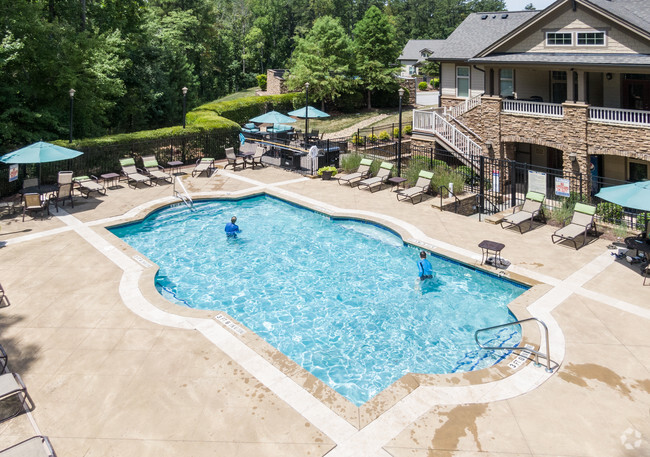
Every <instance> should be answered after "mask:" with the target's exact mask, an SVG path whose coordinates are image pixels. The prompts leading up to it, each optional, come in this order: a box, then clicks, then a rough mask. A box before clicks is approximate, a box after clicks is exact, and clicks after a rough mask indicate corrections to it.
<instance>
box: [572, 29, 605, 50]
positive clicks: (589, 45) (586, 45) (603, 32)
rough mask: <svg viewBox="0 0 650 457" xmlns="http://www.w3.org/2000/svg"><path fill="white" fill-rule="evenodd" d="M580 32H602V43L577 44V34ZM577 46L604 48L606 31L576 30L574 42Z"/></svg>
mask: <svg viewBox="0 0 650 457" xmlns="http://www.w3.org/2000/svg"><path fill="white" fill-rule="evenodd" d="M581 33H602V34H603V44H578V35H579V34H581ZM575 45H576V46H577V47H583V46H584V47H586V48H594V47H599V48H604V47H605V46H607V32H606V31H604V30H578V31H576V44H575Z"/></svg>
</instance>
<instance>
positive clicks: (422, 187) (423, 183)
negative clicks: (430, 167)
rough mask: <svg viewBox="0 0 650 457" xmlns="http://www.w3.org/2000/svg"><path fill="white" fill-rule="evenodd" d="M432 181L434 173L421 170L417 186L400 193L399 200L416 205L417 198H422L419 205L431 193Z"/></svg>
mask: <svg viewBox="0 0 650 457" xmlns="http://www.w3.org/2000/svg"><path fill="white" fill-rule="evenodd" d="M432 179H433V173H431V172H430V171H426V170H420V174H419V175H418V180H417V181H416V183H415V185H414V186H413V187H409V188H408V189H403V190H400V191H398V192H397V200H398V201H404V200H411V203H413V204H414V205H415V199H416V198H417V197H420V200H419V201H418V203H419V202H421V201H422V199H423V198H424V196H425V195H426V194H427V193H428V192H429V189H431V180H432Z"/></svg>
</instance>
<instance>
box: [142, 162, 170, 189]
mask: <svg viewBox="0 0 650 457" xmlns="http://www.w3.org/2000/svg"><path fill="white" fill-rule="evenodd" d="M142 165H144V171H145V173H146V174H147V175H149V176H150V177H151V179H155V180H157V181H167V182H169V183H170V184H171V182H172V175H171V174H170V173H167V172H166V171H165V169H164V168H163V167H162V166H161V165H159V164H158V161H157V160H156V156H144V157H142Z"/></svg>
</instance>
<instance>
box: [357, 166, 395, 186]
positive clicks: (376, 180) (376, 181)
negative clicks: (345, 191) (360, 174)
mask: <svg viewBox="0 0 650 457" xmlns="http://www.w3.org/2000/svg"><path fill="white" fill-rule="evenodd" d="M392 169H393V164H392V163H390V162H382V163H381V165H380V166H379V171H378V172H377V175H376V176H374V177H372V178H367V179H364V180H362V181H359V185H358V186H357V187H358V188H359V189H361V188H362V187H364V188H367V189H368V190H369V191H370V192H374V191H373V190H372V189H373V188H375V187H378V188H379V189H381V186H382V185H383V184H384V183H385V182H386V181H388V178H390V172H391V170H392Z"/></svg>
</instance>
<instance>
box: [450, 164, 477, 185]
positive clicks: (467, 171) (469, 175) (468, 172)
mask: <svg viewBox="0 0 650 457" xmlns="http://www.w3.org/2000/svg"><path fill="white" fill-rule="evenodd" d="M456 172H458V173H460V174H462V175H463V176H464V177H465V184H473V183H475V182H476V181H477V180H478V178H479V176H478V174H477V173H476V172H475V171H474V170H473V169H472V167H468V166H467V165H461V166H460V167H458V168H456Z"/></svg>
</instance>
